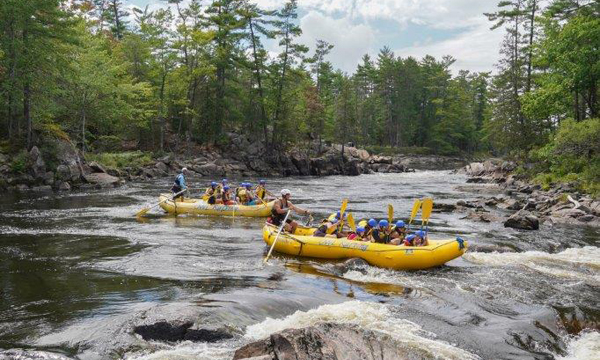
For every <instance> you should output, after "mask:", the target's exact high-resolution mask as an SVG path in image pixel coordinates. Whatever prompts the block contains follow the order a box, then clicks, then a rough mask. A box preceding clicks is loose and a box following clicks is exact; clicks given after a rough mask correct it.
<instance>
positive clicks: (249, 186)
mask: <svg viewBox="0 0 600 360" xmlns="http://www.w3.org/2000/svg"><path fill="white" fill-rule="evenodd" d="M244 187H245V188H246V189H250V188H251V187H252V184H250V183H245V184H244Z"/></svg>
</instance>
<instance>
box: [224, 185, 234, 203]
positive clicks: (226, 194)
mask: <svg viewBox="0 0 600 360" xmlns="http://www.w3.org/2000/svg"><path fill="white" fill-rule="evenodd" d="M221 201H222V202H223V204H224V205H235V201H234V200H233V199H232V195H231V188H230V187H229V185H225V186H223V193H222V194H221Z"/></svg>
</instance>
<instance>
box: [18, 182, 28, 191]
mask: <svg viewBox="0 0 600 360" xmlns="http://www.w3.org/2000/svg"><path fill="white" fill-rule="evenodd" d="M16 190H17V191H27V190H29V186H27V185H25V184H18V185H17V186H16Z"/></svg>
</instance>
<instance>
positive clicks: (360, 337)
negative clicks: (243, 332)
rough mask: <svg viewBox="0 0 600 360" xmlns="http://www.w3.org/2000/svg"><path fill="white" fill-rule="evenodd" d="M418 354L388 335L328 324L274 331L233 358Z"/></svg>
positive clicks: (399, 358) (392, 359)
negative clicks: (411, 352)
mask: <svg viewBox="0 0 600 360" xmlns="http://www.w3.org/2000/svg"><path fill="white" fill-rule="evenodd" d="M416 355H417V354H410V353H408V352H407V351H406V350H403V347H400V346H399V344H397V343H396V342H395V341H394V340H393V339H391V338H390V337H389V336H388V335H384V334H379V333H374V332H372V331H370V330H364V329H360V328H359V327H357V326H353V325H342V324H331V323H325V324H320V325H317V326H311V327H307V328H303V329H288V330H284V331H281V332H278V333H275V334H272V335H271V336H269V337H268V338H267V339H264V340H259V341H256V342H253V343H250V344H248V345H246V346H243V347H241V348H239V349H238V350H236V352H235V354H234V355H233V359H234V360H241V359H252V360H257V359H261V360H262V359H265V360H266V359H272V360H275V359H294V360H312V359H332V360H333V359H347V360H375V359H377V360H380V359H386V360H406V359H412V358H416V357H415V356H416ZM417 357H418V356H417Z"/></svg>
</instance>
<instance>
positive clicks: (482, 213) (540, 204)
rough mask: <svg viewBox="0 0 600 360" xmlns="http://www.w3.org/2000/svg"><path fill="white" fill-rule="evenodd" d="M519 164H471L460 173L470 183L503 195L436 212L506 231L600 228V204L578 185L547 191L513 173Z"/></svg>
mask: <svg viewBox="0 0 600 360" xmlns="http://www.w3.org/2000/svg"><path fill="white" fill-rule="evenodd" d="M515 169H516V164H515V163H513V162H508V161H502V160H499V159H492V160H487V161H485V162H476V163H471V164H469V165H467V166H465V167H463V168H461V169H460V170H458V172H459V173H462V174H465V175H467V176H469V178H468V179H467V183H477V184H490V186H493V187H499V188H500V189H501V190H502V194H501V195H495V196H484V195H482V196H481V197H480V198H479V199H478V200H476V201H463V200H460V201H458V202H456V203H455V204H447V203H446V204H444V203H438V204H434V211H439V212H450V211H456V212H462V213H465V218H468V219H471V220H474V221H481V222H503V223H504V226H505V227H511V228H516V229H523V230H537V229H539V227H540V224H548V225H553V224H573V225H589V226H600V200H599V199H595V198H592V197H591V196H589V195H586V194H582V193H580V192H579V191H577V190H576V187H575V184H559V185H556V186H554V187H552V188H550V189H546V190H543V189H542V187H541V186H540V185H536V184H531V183H529V182H527V181H526V180H525V179H524V178H523V177H520V176H519V175H516V174H514V173H513V171H514V170H515Z"/></svg>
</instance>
